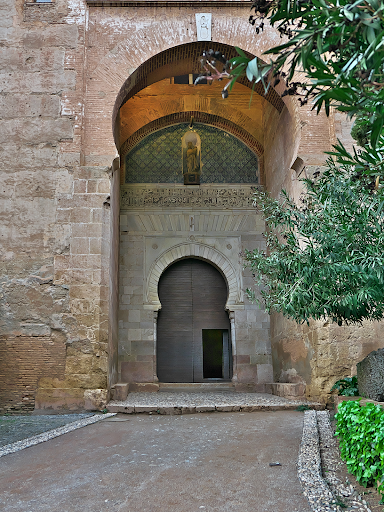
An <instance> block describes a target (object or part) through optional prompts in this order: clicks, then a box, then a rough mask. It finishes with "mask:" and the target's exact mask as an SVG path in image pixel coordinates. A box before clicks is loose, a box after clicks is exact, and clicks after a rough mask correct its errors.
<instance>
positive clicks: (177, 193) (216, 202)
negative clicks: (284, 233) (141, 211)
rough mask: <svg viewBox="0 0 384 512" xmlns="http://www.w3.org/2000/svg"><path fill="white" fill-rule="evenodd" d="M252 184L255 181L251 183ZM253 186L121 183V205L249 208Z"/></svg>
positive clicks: (125, 207)
mask: <svg viewBox="0 0 384 512" xmlns="http://www.w3.org/2000/svg"><path fill="white" fill-rule="evenodd" d="M255 186H256V185H255ZM253 188H254V186H251V185H249V186H243V187H241V188H237V187H236V188H235V187H233V188H232V187H209V188H200V187H199V188H193V189H192V188H191V187H188V188H146V187H129V188H128V187H124V188H123V189H122V191H121V208H122V209H123V210H124V209H132V208H134V209H136V208H196V207H197V208H218V209H221V210H225V209H232V208H246V209H251V208H252V207H253V206H252V189H253Z"/></svg>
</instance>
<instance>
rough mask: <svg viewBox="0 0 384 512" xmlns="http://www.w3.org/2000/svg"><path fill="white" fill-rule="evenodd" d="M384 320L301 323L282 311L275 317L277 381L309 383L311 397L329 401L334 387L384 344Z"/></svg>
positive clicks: (275, 376)
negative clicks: (353, 324)
mask: <svg viewBox="0 0 384 512" xmlns="http://www.w3.org/2000/svg"><path fill="white" fill-rule="evenodd" d="M383 329H384V325H383V322H363V324H362V325H359V326H338V325H337V324H334V323H328V322H321V321H316V322H313V321H312V322H310V324H309V325H307V324H302V325H299V326H298V325H297V324H296V323H295V322H293V321H290V320H287V319H285V318H283V317H282V315H280V314H278V315H277V314H275V315H273V316H272V318H271V345H272V358H273V370H274V381H275V382H291V383H294V382H305V383H306V384H307V387H306V392H307V397H308V398H309V399H311V400H320V401H323V402H327V401H329V400H330V397H331V393H330V389H331V387H332V386H333V384H334V383H335V382H336V381H337V380H339V379H342V378H343V377H350V376H352V375H356V364H357V363H358V362H359V361H361V360H362V359H364V357H365V356H366V355H368V354H369V353H370V352H372V350H377V349H378V348H381V347H382V346H383V341H382V340H383Z"/></svg>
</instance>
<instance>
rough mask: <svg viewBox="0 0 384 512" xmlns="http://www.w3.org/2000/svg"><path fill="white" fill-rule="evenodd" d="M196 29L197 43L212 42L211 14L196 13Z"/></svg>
mask: <svg viewBox="0 0 384 512" xmlns="http://www.w3.org/2000/svg"><path fill="white" fill-rule="evenodd" d="M196 28H197V40H198V41H212V30H211V28H212V14H211V13H210V12H200V13H196Z"/></svg>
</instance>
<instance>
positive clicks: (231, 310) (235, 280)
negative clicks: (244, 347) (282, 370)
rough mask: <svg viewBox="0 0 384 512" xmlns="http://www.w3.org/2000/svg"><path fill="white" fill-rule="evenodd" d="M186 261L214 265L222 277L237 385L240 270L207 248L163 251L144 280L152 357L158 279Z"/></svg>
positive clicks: (179, 246)
mask: <svg viewBox="0 0 384 512" xmlns="http://www.w3.org/2000/svg"><path fill="white" fill-rule="evenodd" d="M185 258H196V259H200V260H203V261H206V262H207V263H210V264H211V265H213V266H214V267H215V268H217V270H218V271H219V272H220V273H221V274H222V276H223V277H224V279H225V281H226V284H227V287H228V298H227V302H226V304H225V310H226V311H227V312H228V316H229V321H230V325H231V333H230V334H231V346H232V382H233V383H236V382H237V380H238V379H237V364H236V361H237V357H236V356H237V351H236V326H235V311H236V310H239V309H244V302H243V292H242V286H241V269H238V270H237V271H236V269H235V268H234V265H233V263H232V262H231V261H230V260H229V259H228V258H227V257H226V256H225V255H224V254H222V253H221V252H220V251H218V250H217V249H215V248H214V247H211V246H209V245H206V244H203V243H199V242H184V243H180V244H177V245H175V246H173V247H172V248H170V249H168V250H166V251H164V252H163V253H162V254H161V255H160V256H159V257H158V258H157V259H156V260H155V261H154V262H153V263H152V265H151V267H150V269H149V272H148V275H147V277H146V282H145V287H144V309H148V310H151V311H153V332H154V343H153V348H154V356H155V357H156V349H157V317H158V312H159V310H160V309H161V302H160V299H159V295H158V284H159V279H160V277H161V275H162V274H163V272H164V271H165V270H166V269H167V268H168V267H170V266H171V265H172V264H173V263H176V262H177V261H179V260H181V259H185ZM153 381H154V382H159V379H158V377H157V371H156V365H155V366H154V375H153Z"/></svg>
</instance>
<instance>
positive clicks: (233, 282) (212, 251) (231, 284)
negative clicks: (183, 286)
mask: <svg viewBox="0 0 384 512" xmlns="http://www.w3.org/2000/svg"><path fill="white" fill-rule="evenodd" d="M188 257H192V258H199V259H202V260H205V261H208V262H210V263H212V264H213V265H214V266H215V267H217V268H218V269H219V270H220V272H221V273H222V274H223V276H224V277H225V279H226V282H227V286H228V298H227V303H226V306H225V308H226V309H227V310H229V311H233V310H235V309H244V303H243V292H242V289H241V278H240V274H239V272H238V271H237V269H236V268H235V266H234V265H233V264H232V262H231V261H230V260H229V259H228V258H227V256H225V255H224V254H223V253H222V252H220V251H218V250H217V249H216V248H215V247H211V246H209V245H206V244H203V243H198V242H192V243H182V244H177V245H174V246H173V247H171V248H170V249H168V250H166V251H164V252H163V253H162V254H161V255H160V256H159V257H158V258H157V259H156V260H155V261H154V262H153V263H152V265H151V267H150V269H149V272H148V275H147V279H146V286H145V291H144V300H145V304H144V309H152V310H154V311H156V310H159V309H160V308H161V303H160V299H159V295H158V284H159V279H160V277H161V275H162V273H163V272H164V270H165V269H166V268H168V267H169V266H170V265H171V264H172V263H174V262H175V261H178V260H180V259H183V258H188Z"/></svg>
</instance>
